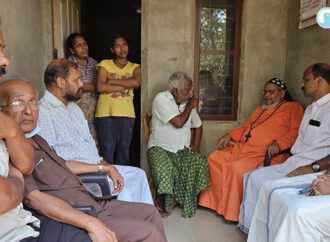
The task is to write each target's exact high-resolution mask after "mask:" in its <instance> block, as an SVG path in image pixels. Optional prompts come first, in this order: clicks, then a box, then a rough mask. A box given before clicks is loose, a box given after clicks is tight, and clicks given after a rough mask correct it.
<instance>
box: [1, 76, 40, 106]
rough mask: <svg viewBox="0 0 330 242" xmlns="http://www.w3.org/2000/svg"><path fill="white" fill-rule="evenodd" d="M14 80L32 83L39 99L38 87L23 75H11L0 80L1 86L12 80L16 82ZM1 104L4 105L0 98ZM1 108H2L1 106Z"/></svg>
mask: <svg viewBox="0 0 330 242" xmlns="http://www.w3.org/2000/svg"><path fill="white" fill-rule="evenodd" d="M14 81H22V82H25V83H28V84H30V85H31V86H32V87H33V89H34V90H35V92H36V94H37V98H38V99H39V96H38V92H37V89H36V87H35V86H34V84H33V83H32V82H30V81H29V80H27V79H25V78H22V77H19V76H10V77H6V78H4V79H3V80H2V81H0V88H1V86H3V85H4V84H6V83H10V82H14ZM0 105H2V100H1V98H0ZM0 110H1V108H0Z"/></svg>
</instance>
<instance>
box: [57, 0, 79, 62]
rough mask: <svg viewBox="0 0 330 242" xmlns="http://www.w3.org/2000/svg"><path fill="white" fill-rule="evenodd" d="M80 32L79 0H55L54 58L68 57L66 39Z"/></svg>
mask: <svg viewBox="0 0 330 242" xmlns="http://www.w3.org/2000/svg"><path fill="white" fill-rule="evenodd" d="M79 31H80V4H79V1H78V0H53V34H54V37H53V38H54V58H65V57H66V45H65V41H66V38H67V37H68V36H69V35H70V34H71V33H73V32H79Z"/></svg>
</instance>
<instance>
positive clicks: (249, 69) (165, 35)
mask: <svg viewBox="0 0 330 242" xmlns="http://www.w3.org/2000/svg"><path fill="white" fill-rule="evenodd" d="M142 13H143V14H142V68H143V69H142V73H143V76H142V78H143V84H142V117H143V116H144V115H145V113H146V112H147V111H149V110H151V104H152V101H153V98H154V96H155V95H156V94H157V93H158V92H160V91H162V90H165V89H166V88H167V79H168V77H169V75H170V74H171V73H172V72H174V71H176V70H183V71H186V72H188V73H189V74H190V75H191V76H193V71H194V34H195V0H180V1H177V0H168V1H154V0H142ZM286 26H287V0H278V1H267V0H249V1H244V6H243V20H242V44H241V46H242V56H241V68H240V81H239V83H240V84H239V109H238V120H237V121H204V122H203V128H204V134H203V138H202V143H201V152H202V153H204V154H206V155H207V154H208V153H209V152H211V151H212V150H214V148H215V145H216V143H217V140H218V138H219V137H220V136H222V135H224V134H225V133H226V132H228V131H230V130H232V129H233V128H235V127H237V126H238V125H240V124H241V123H242V122H243V121H244V120H245V119H246V118H247V116H248V115H249V114H250V112H251V111H252V110H254V109H255V108H256V107H257V106H258V105H259V104H260V103H261V100H262V95H261V91H262V90H263V85H264V82H265V81H266V80H268V79H270V78H272V77H274V76H276V77H280V78H284V75H285V61H286V51H287V49H286V48H287V34H286V31H285V30H286V28H287V27H286ZM283 29H284V31H283ZM259 93H260V95H259ZM141 128H142V129H143V123H142V126H141ZM141 141H142V142H141V143H142V146H141V147H142V148H141V149H142V150H141V156H142V158H141V165H142V167H143V168H145V169H146V168H147V162H146V157H145V152H146V144H145V137H144V135H142V137H141Z"/></svg>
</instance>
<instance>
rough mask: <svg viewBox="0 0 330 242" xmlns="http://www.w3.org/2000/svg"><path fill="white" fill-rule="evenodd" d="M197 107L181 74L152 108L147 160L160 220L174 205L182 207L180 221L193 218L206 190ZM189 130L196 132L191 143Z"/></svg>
mask: <svg viewBox="0 0 330 242" xmlns="http://www.w3.org/2000/svg"><path fill="white" fill-rule="evenodd" d="M197 106H198V100H197V99H196V98H194V97H193V92H192V80H191V78H190V77H189V76H188V75H187V74H186V73H183V72H175V73H173V74H172V75H171V76H170V78H169V90H168V91H165V92H161V93H159V94H158V95H157V96H156V97H155V99H154V102H153V105H152V121H151V122H152V123H151V134H150V140H149V144H148V152H147V157H148V161H149V164H150V167H151V170H152V177H153V181H154V182H155V185H156V189H157V201H156V202H157V207H158V209H159V211H160V212H161V213H162V215H163V216H168V214H169V213H170V212H171V210H172V209H173V207H174V205H175V203H179V204H180V205H181V206H182V207H183V214H182V215H183V217H192V216H194V215H195V212H196V208H197V197H198V194H199V193H200V192H201V191H202V190H204V189H205V188H207V187H208V167H207V163H206V159H205V157H204V156H203V155H201V154H200V153H199V145H200V140H201V136H202V122H201V119H200V118H199V116H198V113H197V111H196V107H197ZM190 128H193V129H195V132H194V137H193V140H192V142H190V141H191V139H190Z"/></svg>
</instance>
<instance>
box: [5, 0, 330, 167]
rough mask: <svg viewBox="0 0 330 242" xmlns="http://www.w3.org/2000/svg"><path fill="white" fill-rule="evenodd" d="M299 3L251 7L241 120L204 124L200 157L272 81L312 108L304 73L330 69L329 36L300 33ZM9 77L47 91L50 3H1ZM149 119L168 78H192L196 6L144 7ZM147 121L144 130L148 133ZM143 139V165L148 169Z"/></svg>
mask: <svg viewBox="0 0 330 242" xmlns="http://www.w3.org/2000/svg"><path fill="white" fill-rule="evenodd" d="M299 2H300V1H299V0H290V1H288V0H277V1H270V0H244V1H243V18H242V37H241V60H240V78H239V105H238V120H237V121H204V122H203V127H204V134H203V138H202V143H201V151H202V153H204V154H205V155H207V154H208V153H209V152H211V151H212V150H214V147H215V145H216V143H217V140H218V138H219V137H220V136H222V135H223V134H225V133H226V132H228V131H230V130H232V129H233V128H235V127H237V126H238V125H240V124H241V123H242V122H243V121H244V120H245V119H246V118H247V117H248V115H249V114H250V113H251V111H252V110H254V108H255V107H257V106H258V105H259V104H260V103H261V101H262V95H261V91H262V89H263V84H264V82H265V81H266V80H268V79H269V78H271V77H275V76H276V77H280V78H284V80H286V82H287V85H288V88H289V90H290V92H291V94H292V96H293V97H294V99H295V100H297V101H299V102H301V103H302V104H304V105H305V106H306V105H307V104H308V103H310V100H307V99H305V98H304V97H303V95H302V94H301V91H300V87H299V83H300V81H301V77H302V73H303V71H304V69H305V68H306V67H307V66H308V65H310V64H312V63H315V62H326V63H330V57H329V54H328V51H327V50H328V49H329V48H330V30H324V29H321V28H320V27H319V26H317V25H314V26H312V27H308V28H306V29H303V30H299V29H298V21H299V19H298V18H299ZM0 16H1V18H2V22H3V23H2V27H1V28H2V30H3V33H4V37H5V41H6V44H7V47H6V49H5V53H6V54H7V55H8V57H9V58H10V60H11V62H12V65H11V67H10V68H8V75H17V74H19V75H20V76H23V77H25V78H27V79H29V80H31V81H32V82H33V83H34V84H35V85H36V87H37V88H38V90H39V92H40V93H42V90H43V72H44V69H45V67H46V65H47V63H48V62H49V61H50V60H51V59H52V47H53V43H52V27H51V26H52V24H51V16H52V12H51V1H45V0H10V1H9V0H0ZM141 25H142V34H141V36H142V78H143V83H142V97H141V99H142V101H141V105H142V114H141V116H142V118H143V116H144V115H145V114H146V113H147V111H149V110H151V104H152V101H153V98H154V97H155V95H156V94H157V93H158V92H160V91H163V90H166V88H167V79H168V77H169V75H170V74H171V73H172V72H174V71H177V70H182V71H185V72H187V73H189V74H190V75H191V76H193V72H194V36H195V0H167V1H160V0H142V23H141ZM143 129H144V127H143V122H141V130H142V131H143ZM141 133H142V136H141V156H142V157H141V166H142V168H144V169H148V168H147V167H148V165H147V160H146V156H145V153H146V142H145V136H144V133H143V132H141Z"/></svg>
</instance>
